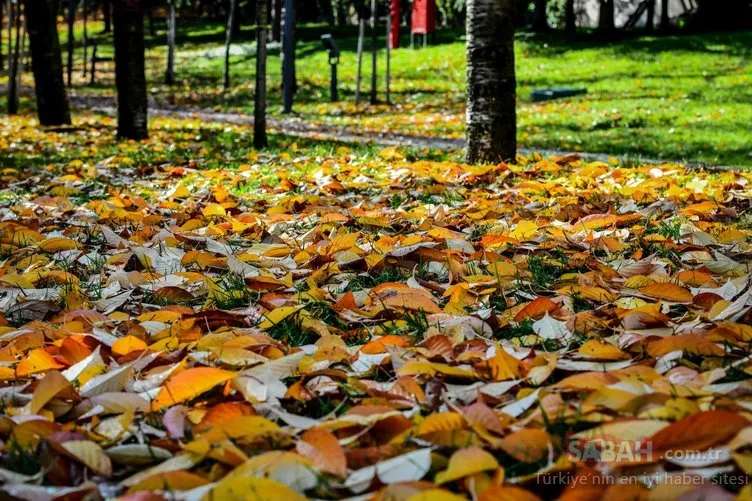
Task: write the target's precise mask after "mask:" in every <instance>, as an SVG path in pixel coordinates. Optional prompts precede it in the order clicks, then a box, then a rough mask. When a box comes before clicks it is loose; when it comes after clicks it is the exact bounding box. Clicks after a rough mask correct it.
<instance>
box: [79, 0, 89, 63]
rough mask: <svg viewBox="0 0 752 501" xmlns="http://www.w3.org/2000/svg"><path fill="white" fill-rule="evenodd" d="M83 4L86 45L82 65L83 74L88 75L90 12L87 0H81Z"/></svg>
mask: <svg viewBox="0 0 752 501" xmlns="http://www.w3.org/2000/svg"><path fill="white" fill-rule="evenodd" d="M81 6H82V7H81V8H82V10H83V15H84V47H83V49H84V59H83V64H82V65H81V66H83V68H82V69H81V74H82V75H83V76H84V77H86V56H87V55H88V50H89V29H88V26H87V24H88V21H89V16H88V12H87V11H86V0H82V1H81Z"/></svg>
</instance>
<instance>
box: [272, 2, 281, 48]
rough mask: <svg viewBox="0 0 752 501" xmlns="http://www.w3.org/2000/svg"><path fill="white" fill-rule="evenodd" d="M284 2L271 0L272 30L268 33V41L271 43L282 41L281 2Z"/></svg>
mask: <svg viewBox="0 0 752 501" xmlns="http://www.w3.org/2000/svg"><path fill="white" fill-rule="evenodd" d="M283 1H284V0H272V12H271V14H272V16H271V17H272V29H271V31H270V32H269V40H270V41H272V42H281V41H282V2H283Z"/></svg>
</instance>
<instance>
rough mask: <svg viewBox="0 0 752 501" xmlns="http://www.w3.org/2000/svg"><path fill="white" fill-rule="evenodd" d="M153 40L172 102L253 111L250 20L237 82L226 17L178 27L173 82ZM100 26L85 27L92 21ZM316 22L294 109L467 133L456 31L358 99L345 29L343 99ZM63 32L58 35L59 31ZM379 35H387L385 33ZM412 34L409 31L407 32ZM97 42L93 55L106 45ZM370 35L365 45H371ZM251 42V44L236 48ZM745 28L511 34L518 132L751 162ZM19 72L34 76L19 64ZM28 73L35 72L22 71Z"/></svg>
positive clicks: (154, 78)
mask: <svg viewBox="0 0 752 501" xmlns="http://www.w3.org/2000/svg"><path fill="white" fill-rule="evenodd" d="M158 26H159V28H160V31H158V33H157V37H155V38H153V39H152V38H150V39H149V40H148V45H149V51H148V60H147V68H148V72H149V75H150V81H151V82H152V84H151V88H150V91H151V92H152V93H153V94H154V95H155V96H158V97H161V98H163V99H165V100H167V101H169V102H171V103H174V104H178V105H185V106H193V107H210V108H215V109H218V110H223V111H242V112H251V111H252V108H253V98H252V95H253V78H254V71H255V58H254V56H253V54H252V52H253V51H252V40H253V38H254V35H253V30H251V29H247V28H243V29H241V32H240V33H239V35H238V36H237V37H236V40H237V44H236V46H235V49H234V50H236V51H237V55H234V56H233V57H232V64H233V66H232V75H233V87H232V88H231V89H229V90H228V91H227V92H225V91H224V90H223V89H222V87H221V74H222V64H223V58H222V51H221V46H222V41H223V38H224V26H223V24H221V23H216V24H207V23H201V24H197V23H194V22H188V21H184V22H182V23H181V24H180V25H179V32H178V44H179V47H178V50H179V53H178V58H177V68H176V70H177V76H178V79H179V80H180V84H179V85H176V86H173V87H166V86H164V85H162V84H161V79H162V73H163V71H164V59H165V46H164V45H163V44H164V40H165V36H164V31H163V28H164V26H163V24H162V23H159V24H158ZM98 31H99V27H98V26H93V27H92V28H90V33H92V32H93V33H97V32H98ZM326 31H327V28H326V27H322V26H304V27H300V28H299V30H298V39H299V42H298V45H297V57H298V63H297V75H298V86H299V92H298V95H297V97H296V104H295V111H296V112H297V113H298V114H300V115H301V116H302V117H303V118H305V119H307V120H310V121H313V122H321V123H328V124H337V125H344V126H350V127H356V128H358V129H359V130H372V131H374V132H387V131H391V132H402V133H408V134H418V135H432V136H441V137H462V136H463V135H464V85H465V54H464V41H463V40H462V39H461V34H460V33H456V32H450V31H443V32H440V33H439V34H438V40H437V42H438V43H437V45H435V46H432V47H428V48H426V49H419V50H411V49H409V48H402V49H398V50H395V51H393V52H392V62H391V73H392V85H391V91H392V99H391V100H392V103H393V104H391V105H388V104H383V103H382V104H378V105H369V104H367V103H364V104H361V105H360V106H358V107H356V106H355V105H354V94H355V74H356V66H357V64H356V52H355V50H356V38H355V32H354V31H353V29H346V30H343V31H339V32H336V33H335V36H336V38H337V40H338V43H339V46H340V48H341V49H342V52H343V55H342V57H341V59H340V65H339V78H340V95H341V99H342V101H341V102H340V103H337V104H330V103H328V102H327V101H328V92H329V83H328V82H329V68H328V64H327V57H326V54H325V52H324V51H323V49H322V48H321V45H320V42H319V41H318V37H319V36H320V35H321V34H322V33H324V32H326ZM65 37H66V34H65V31H64V30H62V31H61V39H62V40H65ZM382 42H383V36H382V37H380V39H379V43H380V44H381V43H382ZM405 42H407V37H403V44H404V43H405ZM106 43H107V41H106V40H103V45H102V47H101V49H100V54H102V53H104V54H107V53H111V47H109V46H107V45H106ZM366 46H367V45H366ZM244 51H245V52H244ZM278 54H279V51H278V50H277V49H271V51H270V59H269V86H270V91H269V99H270V107H271V112H272V113H273V114H278V113H280V108H281V104H280V101H281V90H280V81H281V75H280V73H281V72H280V69H281V68H280V64H279V59H278ZM751 55H752V33H750V32H742V33H724V34H704V35H684V36H675V37H641V38H628V39H624V40H621V41H614V42H603V41H598V40H595V39H593V38H592V37H589V36H587V35H582V36H580V37H579V38H577V39H570V38H564V37H563V36H561V35H558V34H552V35H547V36H545V37H542V36H530V35H528V34H520V35H519V37H518V43H517V78H518V100H519V107H518V123H519V143H520V145H521V146H523V147H529V148H551V149H562V150H573V151H590V152H604V153H609V154H620V155H626V156H630V157H636V158H659V159H670V160H701V161H706V162H711V163H720V164H732V165H750V164H752V140H751V139H750V134H749V128H748V127H749V126H748V124H749V123H752V86H751V85H750V84H752V67H750V66H749V64H748V60H749V58H750V56H751ZM100 66H101V68H102V69H103V73H102V76H101V77H100V79H99V84H98V85H97V86H96V87H88V86H85V80H84V79H83V77H82V76H79V74H80V70H78V71H77V72H76V75H77V81H78V86H77V87H78V88H77V91H78V92H107V93H111V92H112V90H111V88H112V87H111V86H112V80H113V75H112V71H111V70H112V68H111V66H112V65H111V64H108V63H103V64H101V65H100ZM384 66H385V65H384V51H383V49H382V50H381V51H380V52H379V70H378V71H379V96H380V98H381V99H382V100H383V98H384V81H383V76H384ZM26 76H27V79H28V78H30V75H28V74H27V75H26ZM29 82H30V80H29ZM369 85H370V59H369V54H366V58H365V60H364V75H363V86H362V91H363V94H364V97H366V99H365V100H366V101H367V95H368V89H369ZM548 86H576V87H586V88H587V89H588V94H587V95H585V96H578V97H574V98H568V99H561V100H556V101H552V102H547V103H533V102H531V100H530V91H531V90H532V89H535V88H541V87H548Z"/></svg>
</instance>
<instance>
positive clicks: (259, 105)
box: [253, 0, 268, 148]
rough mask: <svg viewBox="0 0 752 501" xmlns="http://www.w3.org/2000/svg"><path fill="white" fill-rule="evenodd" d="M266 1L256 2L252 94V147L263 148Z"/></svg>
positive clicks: (265, 143)
mask: <svg viewBox="0 0 752 501" xmlns="http://www.w3.org/2000/svg"><path fill="white" fill-rule="evenodd" d="M266 18H267V16H266V0H256V88H255V89H254V92H253V98H254V106H253V146H254V147H255V148H265V147H266V146H267V140H266V40H267V36H268V35H267V34H266Z"/></svg>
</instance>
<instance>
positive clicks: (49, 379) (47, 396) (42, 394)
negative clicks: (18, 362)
mask: <svg viewBox="0 0 752 501" xmlns="http://www.w3.org/2000/svg"><path fill="white" fill-rule="evenodd" d="M68 387H70V383H69V382H68V380H67V379H65V377H64V376H63V375H62V374H60V372H58V371H49V372H48V373H47V374H45V376H44V378H42V380H41V381H39V384H38V385H37V387H36V389H35V390H34V395H33V396H32V397H31V404H30V410H31V413H32V414H37V413H38V412H39V411H40V410H41V409H42V408H43V407H44V406H45V404H47V402H49V401H50V400H52V399H53V398H55V395H57V394H58V393H60V392H61V391H63V390H64V389H65V388H68Z"/></svg>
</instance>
